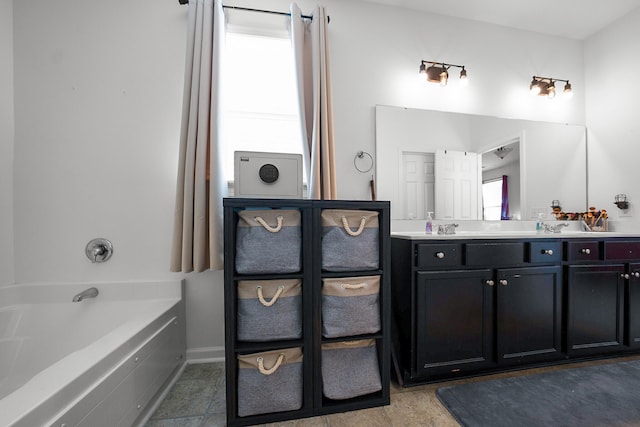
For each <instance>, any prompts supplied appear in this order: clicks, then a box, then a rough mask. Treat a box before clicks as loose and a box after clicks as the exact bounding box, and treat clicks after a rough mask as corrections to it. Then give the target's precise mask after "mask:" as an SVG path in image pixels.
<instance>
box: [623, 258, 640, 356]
mask: <svg viewBox="0 0 640 427" xmlns="http://www.w3.org/2000/svg"><path fill="white" fill-rule="evenodd" d="M626 278H627V287H626V292H625V297H626V298H625V300H626V306H625V327H626V331H627V332H626V334H627V339H626V342H625V343H626V344H627V345H628V346H629V347H631V348H634V349H638V348H640V263H632V264H629V267H628V273H627V275H626Z"/></svg>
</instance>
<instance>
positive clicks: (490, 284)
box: [487, 280, 495, 286]
mask: <svg viewBox="0 0 640 427" xmlns="http://www.w3.org/2000/svg"><path fill="white" fill-rule="evenodd" d="M487 285H489V286H493V285H495V282H494V281H493V280H487Z"/></svg>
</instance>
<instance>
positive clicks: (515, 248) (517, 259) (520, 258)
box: [465, 242, 524, 267]
mask: <svg viewBox="0 0 640 427" xmlns="http://www.w3.org/2000/svg"><path fill="white" fill-rule="evenodd" d="M465 248H466V258H465V259H466V262H465V264H466V265H468V266H491V267H499V266H503V265H514V264H522V263H523V262H524V243H523V242H516V243H468V244H466V245H465Z"/></svg>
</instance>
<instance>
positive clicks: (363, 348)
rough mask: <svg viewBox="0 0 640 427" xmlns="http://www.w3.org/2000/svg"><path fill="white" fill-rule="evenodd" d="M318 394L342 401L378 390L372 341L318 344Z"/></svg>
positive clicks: (378, 369)
mask: <svg viewBox="0 0 640 427" xmlns="http://www.w3.org/2000/svg"><path fill="white" fill-rule="evenodd" d="M321 357H322V362H321V365H322V392H323V394H324V395H325V396H326V397H328V398H329V399H334V400H343V399H351V398H352V397H356V396H362V395H365V394H369V393H374V392H376V391H380V390H381V389H382V380H381V379H380V368H379V366H378V353H377V351H376V342H375V340H358V341H347V342H335V343H328V344H323V345H322V355H321Z"/></svg>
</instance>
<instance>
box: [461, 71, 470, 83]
mask: <svg viewBox="0 0 640 427" xmlns="http://www.w3.org/2000/svg"><path fill="white" fill-rule="evenodd" d="M468 84H469V78H468V77H467V70H465V69H464V67H463V68H462V71H460V86H467V85H468Z"/></svg>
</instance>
